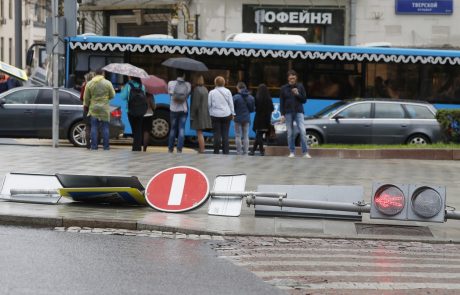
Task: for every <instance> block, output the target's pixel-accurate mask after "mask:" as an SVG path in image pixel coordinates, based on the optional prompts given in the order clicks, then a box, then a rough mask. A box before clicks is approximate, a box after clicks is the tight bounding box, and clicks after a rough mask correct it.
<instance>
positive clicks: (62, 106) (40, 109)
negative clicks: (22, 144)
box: [0, 87, 124, 147]
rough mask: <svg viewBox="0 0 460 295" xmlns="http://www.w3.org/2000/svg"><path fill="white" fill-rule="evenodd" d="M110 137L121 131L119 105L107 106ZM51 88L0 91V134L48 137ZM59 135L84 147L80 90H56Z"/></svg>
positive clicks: (51, 110)
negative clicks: (108, 107) (57, 91)
mask: <svg viewBox="0 0 460 295" xmlns="http://www.w3.org/2000/svg"><path fill="white" fill-rule="evenodd" d="M110 112H111V113H110V136H111V138H117V137H119V136H120V135H121V134H122V133H123V130H124V126H123V123H122V122H121V109H120V107H115V106H111V107H110ZM52 113H53V89H52V88H51V87H18V88H13V89H11V90H9V91H7V92H4V93H2V94H0V122H1V124H0V137H15V138H18V137H36V138H51V137H52ZM59 138H61V139H64V138H67V139H68V140H69V141H70V142H71V143H72V144H73V145H75V146H78V147H84V146H86V137H85V124H84V122H83V105H82V103H81V101H80V93H79V92H77V91H75V90H73V89H62V88H61V89H59Z"/></svg>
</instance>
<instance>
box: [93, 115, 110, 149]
mask: <svg viewBox="0 0 460 295" xmlns="http://www.w3.org/2000/svg"><path fill="white" fill-rule="evenodd" d="M99 128H102V143H103V145H104V150H108V149H109V148H110V146H109V122H107V121H102V120H99V119H97V118H95V117H91V149H92V150H97V143H98V138H97V137H98V135H99V134H98V133H99Z"/></svg>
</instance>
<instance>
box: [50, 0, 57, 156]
mask: <svg viewBox="0 0 460 295" xmlns="http://www.w3.org/2000/svg"><path fill="white" fill-rule="evenodd" d="M58 5H59V3H58V0H53V3H52V13H53V50H52V53H51V56H52V59H53V68H52V71H53V72H52V74H53V123H52V124H53V147H54V148H57V147H58V146H59V88H58V83H59V72H58V71H59V54H58V53H57V46H58V42H59V30H58V21H59V16H58Z"/></svg>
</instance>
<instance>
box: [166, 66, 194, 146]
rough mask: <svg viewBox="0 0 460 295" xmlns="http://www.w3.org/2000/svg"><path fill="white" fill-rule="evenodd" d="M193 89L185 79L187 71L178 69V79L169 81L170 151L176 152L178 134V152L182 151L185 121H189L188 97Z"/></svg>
mask: <svg viewBox="0 0 460 295" xmlns="http://www.w3.org/2000/svg"><path fill="white" fill-rule="evenodd" d="M191 91H192V85H191V84H190V83H189V82H187V81H185V72H183V71H180V70H178V71H177V79H176V80H172V81H169V83H168V93H169V95H170V96H171V102H170V104H169V116H170V122H171V130H169V142H168V151H169V152H170V153H172V152H174V143H175V141H176V135H177V153H182V147H183V146H184V138H185V121H187V114H188V105H187V97H188V96H189V95H190V92H191Z"/></svg>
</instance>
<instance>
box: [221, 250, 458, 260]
mask: <svg viewBox="0 0 460 295" xmlns="http://www.w3.org/2000/svg"><path fill="white" fill-rule="evenodd" d="M220 250H221V249H219V251H220ZM238 253H239V252H238ZM220 257H222V258H231V259H232V260H235V261H240V260H247V259H251V258H269V259H271V260H277V259H286V258H295V260H297V261H300V260H302V259H305V260H310V259H331V258H332V257H331V255H330V254H329V255H318V254H310V255H309V254H279V253H260V252H259V253H254V254H245V255H238V256H220ZM381 257H383V255H375V254H369V255H345V254H336V255H334V258H346V259H360V260H362V259H368V260H375V259H379V258H381ZM384 258H385V260H392V259H394V260H411V261H412V260H414V257H402V256H398V255H384ZM417 261H430V262H432V261H442V262H460V258H449V257H423V258H417Z"/></svg>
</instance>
